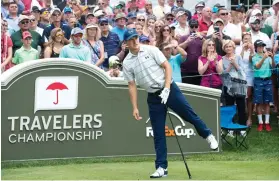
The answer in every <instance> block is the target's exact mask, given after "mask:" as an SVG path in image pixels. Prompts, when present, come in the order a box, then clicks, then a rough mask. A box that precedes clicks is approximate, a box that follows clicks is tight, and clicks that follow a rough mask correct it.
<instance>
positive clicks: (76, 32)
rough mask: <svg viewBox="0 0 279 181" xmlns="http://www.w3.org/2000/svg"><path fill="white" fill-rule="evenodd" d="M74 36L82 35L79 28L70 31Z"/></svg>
mask: <svg viewBox="0 0 279 181" xmlns="http://www.w3.org/2000/svg"><path fill="white" fill-rule="evenodd" d="M76 34H83V31H82V29H80V28H78V27H76V28H74V29H72V31H71V35H76Z"/></svg>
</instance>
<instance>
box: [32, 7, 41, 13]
mask: <svg viewBox="0 0 279 181" xmlns="http://www.w3.org/2000/svg"><path fill="white" fill-rule="evenodd" d="M32 12H39V13H40V12H41V10H40V9H39V7H38V6H33V7H32Z"/></svg>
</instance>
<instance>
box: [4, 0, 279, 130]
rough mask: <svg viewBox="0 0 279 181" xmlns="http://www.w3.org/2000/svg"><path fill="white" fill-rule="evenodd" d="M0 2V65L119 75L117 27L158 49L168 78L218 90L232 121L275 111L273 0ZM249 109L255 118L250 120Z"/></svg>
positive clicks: (276, 0) (266, 121) (276, 9)
mask: <svg viewBox="0 0 279 181" xmlns="http://www.w3.org/2000/svg"><path fill="white" fill-rule="evenodd" d="M156 4H157V5H156V6H155V5H154V4H152V2H151V1H149V0H128V1H126V2H125V1H119V3H118V4H116V5H113V6H112V5H111V4H110V0H98V2H97V3H96V4H95V5H84V3H81V2H79V0H64V1H62V0H61V1H57V2H56V3H54V2H53V1H52V0H1V22H2V24H1V70H2V73H3V72H4V71H6V70H8V69H10V68H12V67H13V66H16V65H18V64H21V63H24V62H26V61H30V60H36V59H43V58H72V59H76V60H77V61H78V60H80V61H84V62H86V63H90V64H94V65H96V66H97V67H99V68H100V69H103V70H104V71H106V72H107V74H108V75H109V76H111V77H122V76H123V74H122V66H121V63H122V62H123V61H124V59H125V57H126V56H127V55H128V54H129V51H128V50H127V47H126V44H125V41H124V32H125V31H126V30H127V29H135V30H136V32H137V33H138V41H139V43H141V44H143V46H144V45H151V46H156V47H158V48H159V49H160V50H161V51H162V52H163V54H164V55H165V57H166V59H167V60H168V61H169V63H170V65H171V67H172V74H173V80H174V81H175V82H182V83H188V84H194V85H200V86H205V87H211V88H215V89H220V90H222V104H223V105H234V104H236V105H237V111H238V123H239V124H242V125H248V126H250V125H251V124H252V121H254V122H256V123H257V124H258V128H257V130H258V131H263V130H266V131H271V129H272V128H271V126H270V113H271V111H272V110H271V108H270V105H273V106H274V110H273V111H274V112H276V113H277V112H279V111H278V85H279V84H278V80H279V73H278V72H279V71H277V67H278V63H279V49H278V47H279V43H278V40H279V21H278V20H279V0H273V2H272V5H271V7H270V8H262V7H261V6H260V5H259V4H258V3H254V4H252V6H250V7H247V6H245V5H243V4H239V5H238V6H237V7H235V8H231V9H227V8H226V7H225V6H223V5H222V4H216V5H214V6H213V7H209V6H207V4H206V3H204V2H203V1H200V2H198V1H197V4H196V5H195V12H191V11H189V10H188V9H187V2H186V0H167V1H166V2H165V0H158V3H156ZM253 112H256V114H257V120H252V114H253Z"/></svg>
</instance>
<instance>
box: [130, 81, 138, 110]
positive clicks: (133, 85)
mask: <svg viewBox="0 0 279 181" xmlns="http://www.w3.org/2000/svg"><path fill="white" fill-rule="evenodd" d="M128 87H129V94H130V100H131V103H132V106H133V110H134V109H138V103H137V85H136V83H135V81H130V82H128Z"/></svg>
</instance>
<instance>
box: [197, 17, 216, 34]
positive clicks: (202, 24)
mask: <svg viewBox="0 0 279 181" xmlns="http://www.w3.org/2000/svg"><path fill="white" fill-rule="evenodd" d="M212 24H213V23H212V22H210V25H208V24H207V23H206V22H204V21H203V19H201V20H199V32H203V31H208V29H209V27H210V26H211V25H212Z"/></svg>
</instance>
